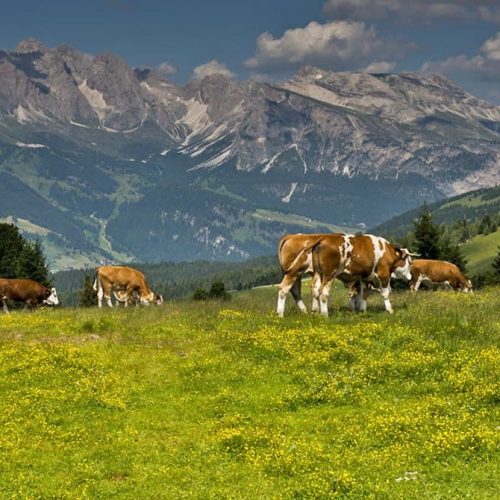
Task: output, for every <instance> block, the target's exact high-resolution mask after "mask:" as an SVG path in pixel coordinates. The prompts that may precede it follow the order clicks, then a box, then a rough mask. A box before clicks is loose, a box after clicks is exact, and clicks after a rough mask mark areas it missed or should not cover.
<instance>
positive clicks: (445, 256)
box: [439, 236, 467, 272]
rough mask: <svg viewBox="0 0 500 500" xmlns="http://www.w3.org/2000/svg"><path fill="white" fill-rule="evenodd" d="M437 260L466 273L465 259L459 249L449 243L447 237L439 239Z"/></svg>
mask: <svg viewBox="0 0 500 500" xmlns="http://www.w3.org/2000/svg"><path fill="white" fill-rule="evenodd" d="M439 258H440V260H446V261H447V262H451V263H452V264H455V265H456V266H457V267H458V268H459V269H460V270H461V271H462V272H465V271H466V269H465V268H466V266H467V259H466V258H465V257H464V256H463V254H462V251H461V249H460V247H459V246H458V245H454V244H453V243H452V242H451V240H450V238H449V236H445V237H443V238H441V243H440V255H439Z"/></svg>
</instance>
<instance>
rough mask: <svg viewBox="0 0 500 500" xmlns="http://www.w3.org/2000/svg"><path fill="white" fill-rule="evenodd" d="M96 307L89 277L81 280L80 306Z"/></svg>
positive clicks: (95, 297)
mask: <svg viewBox="0 0 500 500" xmlns="http://www.w3.org/2000/svg"><path fill="white" fill-rule="evenodd" d="M96 305H97V294H96V292H95V290H94V288H93V286H92V279H91V277H90V276H85V277H84V278H83V288H82V289H81V290H80V306H81V307H92V306H96Z"/></svg>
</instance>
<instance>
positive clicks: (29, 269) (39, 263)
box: [17, 241, 51, 286]
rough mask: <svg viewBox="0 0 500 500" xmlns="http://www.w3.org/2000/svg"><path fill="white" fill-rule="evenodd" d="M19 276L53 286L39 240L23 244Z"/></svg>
mask: <svg viewBox="0 0 500 500" xmlns="http://www.w3.org/2000/svg"><path fill="white" fill-rule="evenodd" d="M17 277H18V278H27V279H32V280H35V281H38V282H39V283H42V284H43V285H45V286H51V282H50V280H49V277H48V271H47V264H46V263H45V256H44V255H43V251H42V245H41V244H40V242H39V241H35V242H34V243H30V242H25V244H24V245H23V249H22V250H21V253H20V254H19V258H18V260H17Z"/></svg>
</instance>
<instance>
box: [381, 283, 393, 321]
mask: <svg viewBox="0 0 500 500" xmlns="http://www.w3.org/2000/svg"><path fill="white" fill-rule="evenodd" d="M381 288H382V289H381V291H380V293H381V295H382V297H383V299H384V307H385V310H386V311H387V312H388V313H389V314H392V313H393V312H394V309H393V308H392V305H391V301H390V300H389V295H390V294H391V285H390V283H389V282H388V283H383V284H382V286H381Z"/></svg>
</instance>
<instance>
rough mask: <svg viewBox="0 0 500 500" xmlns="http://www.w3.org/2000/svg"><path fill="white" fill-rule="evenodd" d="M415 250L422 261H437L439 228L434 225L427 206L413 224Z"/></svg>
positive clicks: (438, 255)
mask: <svg viewBox="0 0 500 500" xmlns="http://www.w3.org/2000/svg"><path fill="white" fill-rule="evenodd" d="M413 226H414V234H415V245H416V250H417V252H418V253H419V254H420V256H421V258H422V259H439V257H440V253H441V252H440V247H439V227H438V226H437V225H436V224H435V223H434V220H433V217H432V214H431V213H430V211H429V207H428V205H427V204H424V205H423V207H422V210H421V211H420V215H419V217H418V219H417V220H416V221H414V222H413Z"/></svg>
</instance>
